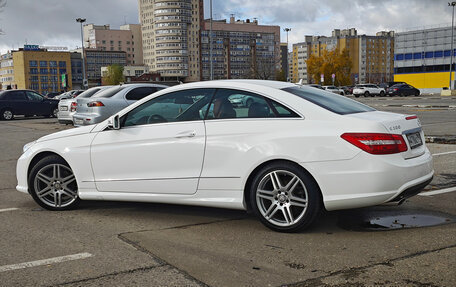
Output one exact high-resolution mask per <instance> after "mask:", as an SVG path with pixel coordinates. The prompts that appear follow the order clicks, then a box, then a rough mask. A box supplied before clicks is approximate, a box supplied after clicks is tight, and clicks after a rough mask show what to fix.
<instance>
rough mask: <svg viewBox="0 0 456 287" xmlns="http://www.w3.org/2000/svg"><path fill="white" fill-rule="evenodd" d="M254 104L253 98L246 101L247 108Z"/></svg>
mask: <svg viewBox="0 0 456 287" xmlns="http://www.w3.org/2000/svg"><path fill="white" fill-rule="evenodd" d="M252 104H253V100H252V99H248V100H247V101H246V102H245V106H246V107H247V108H250V106H251V105H252Z"/></svg>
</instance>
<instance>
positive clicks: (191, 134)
mask: <svg viewBox="0 0 456 287" xmlns="http://www.w3.org/2000/svg"><path fill="white" fill-rule="evenodd" d="M194 136H196V132H195V131H185V132H181V133H178V134H177V135H176V136H175V137H176V138H192V137H194Z"/></svg>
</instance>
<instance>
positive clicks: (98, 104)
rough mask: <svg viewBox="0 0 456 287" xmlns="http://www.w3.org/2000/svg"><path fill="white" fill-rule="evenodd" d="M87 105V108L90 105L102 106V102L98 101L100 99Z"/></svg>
mask: <svg viewBox="0 0 456 287" xmlns="http://www.w3.org/2000/svg"><path fill="white" fill-rule="evenodd" d="M87 106H88V107H89V108H91V107H104V105H103V103H102V102H100V101H96V102H90V103H87Z"/></svg>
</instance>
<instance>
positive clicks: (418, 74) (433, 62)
mask: <svg viewBox="0 0 456 287" xmlns="http://www.w3.org/2000/svg"><path fill="white" fill-rule="evenodd" d="M455 52H456V50H453V62H454V60H455V56H456V53H455ZM394 54H395V55H394V80H395V81H401V82H406V83H408V84H410V85H412V86H414V87H416V88H418V89H420V90H421V91H422V92H440V91H441V90H442V88H443V87H448V86H449V83H450V61H451V27H438V28H431V29H422V30H414V31H407V32H400V33H396V39H395V47H394ZM452 70H453V71H454V65H453V69H452ZM451 74H452V79H453V81H454V76H455V74H454V72H452V73H451ZM451 87H452V88H453V89H454V84H453V83H452V84H451Z"/></svg>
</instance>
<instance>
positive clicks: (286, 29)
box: [283, 28, 291, 81]
mask: <svg viewBox="0 0 456 287" xmlns="http://www.w3.org/2000/svg"><path fill="white" fill-rule="evenodd" d="M283 30H284V31H285V32H287V65H286V67H287V69H286V71H285V75H286V78H287V81H288V70H289V69H290V68H289V67H288V32H290V31H291V28H285V29H283Z"/></svg>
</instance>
